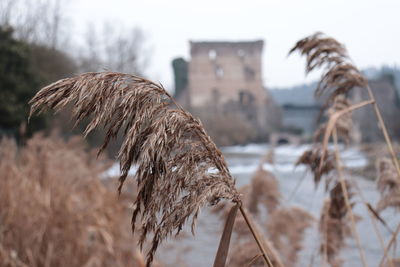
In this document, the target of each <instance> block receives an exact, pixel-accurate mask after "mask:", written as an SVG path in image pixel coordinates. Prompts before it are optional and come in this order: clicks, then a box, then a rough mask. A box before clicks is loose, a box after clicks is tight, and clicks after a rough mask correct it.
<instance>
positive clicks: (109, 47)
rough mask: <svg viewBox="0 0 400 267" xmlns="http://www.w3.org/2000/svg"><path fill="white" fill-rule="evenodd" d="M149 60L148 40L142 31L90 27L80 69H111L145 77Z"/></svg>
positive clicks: (113, 27)
mask: <svg viewBox="0 0 400 267" xmlns="http://www.w3.org/2000/svg"><path fill="white" fill-rule="evenodd" d="M148 60H149V51H148V50H147V48H146V38H145V36H144V33H143V32H142V30H140V29H139V28H136V27H134V28H129V29H126V28H125V27H122V26H115V24H111V23H105V24H104V25H103V26H102V27H101V28H98V27H97V28H96V27H95V26H94V25H90V26H89V28H88V31H87V34H86V38H85V47H84V48H83V49H82V51H81V56H80V70H81V71H100V70H111V71H118V72H123V73H131V74H143V71H144V69H145V68H146V66H147V63H148Z"/></svg>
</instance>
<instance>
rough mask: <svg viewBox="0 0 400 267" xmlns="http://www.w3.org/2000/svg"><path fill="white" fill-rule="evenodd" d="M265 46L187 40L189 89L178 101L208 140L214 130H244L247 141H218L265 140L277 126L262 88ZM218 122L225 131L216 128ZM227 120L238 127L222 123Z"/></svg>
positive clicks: (274, 110)
mask: <svg viewBox="0 0 400 267" xmlns="http://www.w3.org/2000/svg"><path fill="white" fill-rule="evenodd" d="M263 46H264V42H263V41H261V40H257V41H246V42H190V61H189V63H188V68H187V69H188V73H187V77H188V79H187V85H186V88H185V89H184V90H180V94H179V96H178V101H179V102H180V103H181V104H183V105H184V106H185V107H186V108H188V109H189V110H191V112H192V113H194V114H195V115H197V116H199V117H200V118H201V119H202V121H203V123H204V124H205V126H206V128H207V130H208V131H209V132H210V135H211V136H213V131H215V130H216V131H217V132H218V134H222V135H223V134H225V132H226V131H236V132H237V131H241V133H243V135H245V134H244V132H246V131H247V132H248V133H247V135H248V136H247V137H246V138H245V137H244V136H243V138H239V139H238V138H233V139H234V140H231V141H226V140H225V141H224V142H219V143H223V144H229V143H241V142H247V141H265V140H266V139H267V137H268V134H269V133H270V132H271V131H273V129H275V128H277V126H278V125H279V123H280V116H279V108H278V107H277V106H276V105H275V104H274V102H273V100H272V97H271V96H270V95H269V94H268V91H267V90H266V89H265V87H264V86H263V80H262V52H263ZM175 76H176V77H177V72H176V71H175ZM218 117H220V119H218ZM218 120H220V122H222V124H223V127H225V129H226V131H224V129H219V130H218V129H217V128H219V127H222V125H221V123H220V122H218ZM228 120H232V124H236V126H237V127H234V126H233V125H226V124H227V123H228ZM250 132H251V133H250ZM237 133H238V134H239V132H237ZM227 134H230V133H227ZM214 135H215V134H214ZM214 137H215V138H218V137H217V136H214ZM246 139H248V140H246ZM217 142H218V141H217Z"/></svg>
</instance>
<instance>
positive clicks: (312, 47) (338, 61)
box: [289, 33, 368, 101]
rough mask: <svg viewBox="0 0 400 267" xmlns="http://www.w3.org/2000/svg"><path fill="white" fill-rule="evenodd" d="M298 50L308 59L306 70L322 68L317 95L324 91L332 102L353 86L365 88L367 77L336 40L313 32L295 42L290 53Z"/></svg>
mask: <svg viewBox="0 0 400 267" xmlns="http://www.w3.org/2000/svg"><path fill="white" fill-rule="evenodd" d="M297 50H298V51H299V52H300V53H301V55H304V56H306V58H307V63H306V72H307V73H309V72H311V71H313V70H315V69H317V68H322V69H323V70H324V72H323V74H322V78H321V80H320V82H319V83H318V86H317V88H316V90H315V94H316V95H317V96H320V95H321V94H323V93H325V92H327V93H329V95H330V96H329V101H333V100H334V99H335V97H336V96H338V95H346V94H347V93H348V92H349V91H350V90H351V89H352V88H354V87H362V88H365V87H367V85H368V82H367V80H366V79H365V77H364V76H363V75H362V74H361V72H360V71H359V70H358V69H357V67H355V66H354V65H353V63H352V62H351V60H350V58H349V57H348V55H347V51H346V48H345V47H344V46H343V45H342V44H341V43H339V42H338V41H336V40H335V39H333V38H330V37H326V36H324V35H323V34H322V33H316V34H314V35H311V36H309V37H306V38H304V39H302V40H300V41H298V42H297V43H296V45H295V46H294V47H293V48H292V49H291V50H290V52H289V53H293V52H294V51H297Z"/></svg>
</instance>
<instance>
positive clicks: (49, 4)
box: [0, 0, 69, 48]
mask: <svg viewBox="0 0 400 267" xmlns="http://www.w3.org/2000/svg"><path fill="white" fill-rule="evenodd" d="M68 3H69V2H68V1H65V0H1V1H0V24H1V25H9V26H12V27H13V28H14V30H15V36H16V37H17V38H19V39H22V40H24V41H27V42H29V43H36V44H43V45H46V46H48V47H50V48H59V45H60V43H61V42H60V41H61V40H60V39H61V35H62V33H63V30H64V29H65V27H66V26H67V18H66V15H65V12H64V11H65V9H66V5H67V4H68Z"/></svg>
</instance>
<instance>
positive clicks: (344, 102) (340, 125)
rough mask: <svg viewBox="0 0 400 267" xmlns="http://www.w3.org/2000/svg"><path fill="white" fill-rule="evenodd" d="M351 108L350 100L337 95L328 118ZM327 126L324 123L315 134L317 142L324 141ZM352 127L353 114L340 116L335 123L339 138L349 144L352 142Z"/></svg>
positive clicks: (328, 111)
mask: <svg viewBox="0 0 400 267" xmlns="http://www.w3.org/2000/svg"><path fill="white" fill-rule="evenodd" d="M350 106H351V102H350V100H348V99H347V98H346V97H345V96H344V95H337V96H336V97H335V99H334V100H333V104H332V106H330V107H329V108H328V110H327V115H328V118H330V117H332V116H333V115H334V114H335V113H337V112H340V111H343V110H346V109H348V108H349V107H350ZM327 126H328V123H323V124H321V125H320V126H319V127H318V129H317V130H316V131H315V133H314V138H313V139H314V141H315V142H318V141H320V140H321V139H322V137H323V136H324V134H325V132H326V130H327ZM352 126H353V120H352V116H351V113H345V114H344V115H342V116H340V117H339V119H338V120H337V121H336V123H335V128H336V131H337V134H338V137H340V138H341V139H342V140H343V141H345V142H346V143H347V144H348V143H349V141H350V137H351V129H352Z"/></svg>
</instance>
